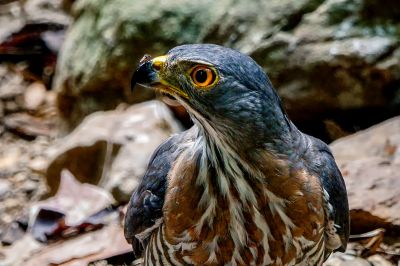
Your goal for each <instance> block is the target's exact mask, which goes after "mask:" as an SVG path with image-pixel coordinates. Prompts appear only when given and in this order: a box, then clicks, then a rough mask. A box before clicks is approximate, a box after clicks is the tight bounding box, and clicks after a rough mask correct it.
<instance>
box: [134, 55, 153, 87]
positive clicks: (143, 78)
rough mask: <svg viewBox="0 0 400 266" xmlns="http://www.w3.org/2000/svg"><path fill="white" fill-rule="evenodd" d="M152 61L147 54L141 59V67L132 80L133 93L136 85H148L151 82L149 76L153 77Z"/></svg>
mask: <svg viewBox="0 0 400 266" xmlns="http://www.w3.org/2000/svg"><path fill="white" fill-rule="evenodd" d="M150 61H151V56H150V55H147V54H146V55H144V56H143V58H142V59H140V62H139V66H138V68H137V69H136V70H135V72H134V73H133V75H132V78H131V91H133V89H134V87H135V86H136V84H142V85H146V84H147V83H148V82H149V81H150V77H149V76H150V75H151V72H152V69H153V68H152V65H151V62H150Z"/></svg>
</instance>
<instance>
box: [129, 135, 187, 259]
mask: <svg viewBox="0 0 400 266" xmlns="http://www.w3.org/2000/svg"><path fill="white" fill-rule="evenodd" d="M183 136H184V133H181V134H179V135H174V136H172V137H170V138H169V139H168V140H167V141H165V142H164V143H163V144H161V145H160V146H159V147H158V148H157V150H156V151H155V152H154V153H153V156H152V158H151V159H150V163H149V165H148V168H147V171H146V173H145V175H144V176H143V179H142V181H141V183H140V184H139V186H138V187H137V189H136V190H135V191H134V192H133V194H132V196H131V199H130V201H129V205H128V209H127V212H126V216H125V227H124V231H125V238H126V239H127V240H128V242H130V243H131V244H132V247H133V251H134V253H135V255H140V253H141V252H142V251H143V249H144V246H145V245H146V242H147V238H148V237H149V235H150V233H151V232H152V230H154V229H156V228H157V227H158V226H159V225H160V224H161V222H162V208H163V205H164V196H165V191H166V189H167V186H168V183H167V182H168V180H167V175H168V172H169V170H170V168H171V165H172V164H173V162H174V161H175V160H176V158H177V156H178V154H179V152H178V146H179V145H177V144H178V143H180V142H181V140H182V138H183Z"/></svg>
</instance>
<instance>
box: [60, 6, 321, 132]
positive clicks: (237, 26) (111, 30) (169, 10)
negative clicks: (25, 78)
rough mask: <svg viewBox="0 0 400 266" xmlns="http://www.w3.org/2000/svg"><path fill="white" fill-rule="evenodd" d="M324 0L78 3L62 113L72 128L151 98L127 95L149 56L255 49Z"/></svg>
mask: <svg viewBox="0 0 400 266" xmlns="http://www.w3.org/2000/svg"><path fill="white" fill-rule="evenodd" d="M321 2H322V0H299V1H290V0H279V1H278V0H274V1H268V2H266V1H261V0H257V1H233V0H222V1H218V2H215V1H210V0H201V1H190V0H173V1H165V2H160V1H155V0H150V1H130V0H119V1H107V0H102V1H100V2H99V1H93V0H80V1H77V2H76V4H75V6H74V12H75V17H76V20H75V22H74V23H73V25H72V26H71V27H70V30H69V33H68V36H67V37H66V41H65V43H64V46H63V49H62V51H61V54H60V58H59V62H58V66H57V73H56V77H55V83H54V88H55V89H56V90H57V91H58V92H59V97H58V99H59V103H58V104H59V109H60V113H61V115H62V116H63V117H64V120H65V121H66V122H67V124H69V125H70V126H74V125H77V124H78V123H79V121H81V119H82V118H83V117H84V116H85V115H87V114H89V113H91V112H93V111H96V110H104V109H110V108H113V107H115V106H116V105H118V103H120V102H121V101H127V102H137V101H141V100H144V99H148V98H149V97H153V95H152V93H149V92H146V91H144V90H142V93H136V94H135V95H133V96H132V95H130V94H129V84H130V76H131V74H132V72H133V69H134V68H135V66H136V64H137V63H138V61H139V59H140V58H141V57H142V56H143V55H144V54H145V53H149V54H152V55H159V54H164V53H166V52H167V51H168V50H169V49H171V48H172V47H174V46H176V45H179V44H183V43H196V42H212V43H219V44H223V45H226V46H231V47H234V48H236V49H239V50H242V51H251V50H253V49H254V47H255V46H257V45H258V44H259V43H260V42H261V40H263V39H265V38H269V36H270V35H272V34H274V33H275V32H278V31H279V30H281V29H285V28H286V29H290V28H291V27H293V26H294V25H295V24H296V23H297V21H298V20H299V19H300V18H301V16H302V14H303V13H305V12H309V11H311V10H313V9H315V8H316V7H317V6H318V5H319V3H321Z"/></svg>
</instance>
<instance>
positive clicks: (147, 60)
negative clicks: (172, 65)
mask: <svg viewBox="0 0 400 266" xmlns="http://www.w3.org/2000/svg"><path fill="white" fill-rule="evenodd" d="M167 58H168V57H167V56H166V55H163V56H159V57H156V58H154V59H152V58H151V57H150V56H149V55H145V56H144V57H143V58H142V59H141V60H140V63H139V67H138V68H137V69H136V71H135V73H133V76H132V79H131V89H132V90H133V88H134V87H135V85H136V84H139V85H142V86H144V87H148V88H156V89H160V90H161V91H162V92H165V93H167V94H171V95H179V96H183V97H185V98H187V94H186V93H185V92H183V91H182V90H181V89H179V88H177V87H175V86H172V85H171V84H169V83H168V82H167V81H165V80H164V79H163V78H162V77H161V72H162V71H163V69H164V66H165V63H166V61H167Z"/></svg>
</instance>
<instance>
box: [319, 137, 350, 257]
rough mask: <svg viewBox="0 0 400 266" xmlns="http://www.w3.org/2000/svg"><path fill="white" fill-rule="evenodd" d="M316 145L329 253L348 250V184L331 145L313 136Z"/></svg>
mask: <svg viewBox="0 0 400 266" xmlns="http://www.w3.org/2000/svg"><path fill="white" fill-rule="evenodd" d="M311 140H312V142H313V144H314V145H313V146H314V149H313V150H314V152H315V153H317V154H318V155H317V156H314V163H313V167H312V168H313V169H311V171H313V172H315V173H316V175H317V176H318V177H319V178H320V180H321V185H322V188H323V193H324V195H323V198H324V210H325V214H326V217H327V218H326V221H325V238H326V241H325V243H326V249H327V254H329V253H331V252H332V251H336V250H337V251H344V250H346V246H347V241H348V238H349V204H348V200H347V192H346V186H345V183H344V180H343V177H342V174H341V173H340V171H339V168H338V167H337V165H336V163H335V159H334V158H333V155H332V153H331V151H330V149H329V147H328V146H327V145H326V144H325V143H323V142H322V141H320V140H318V139H315V138H311ZM314 155H315V154H314Z"/></svg>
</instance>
